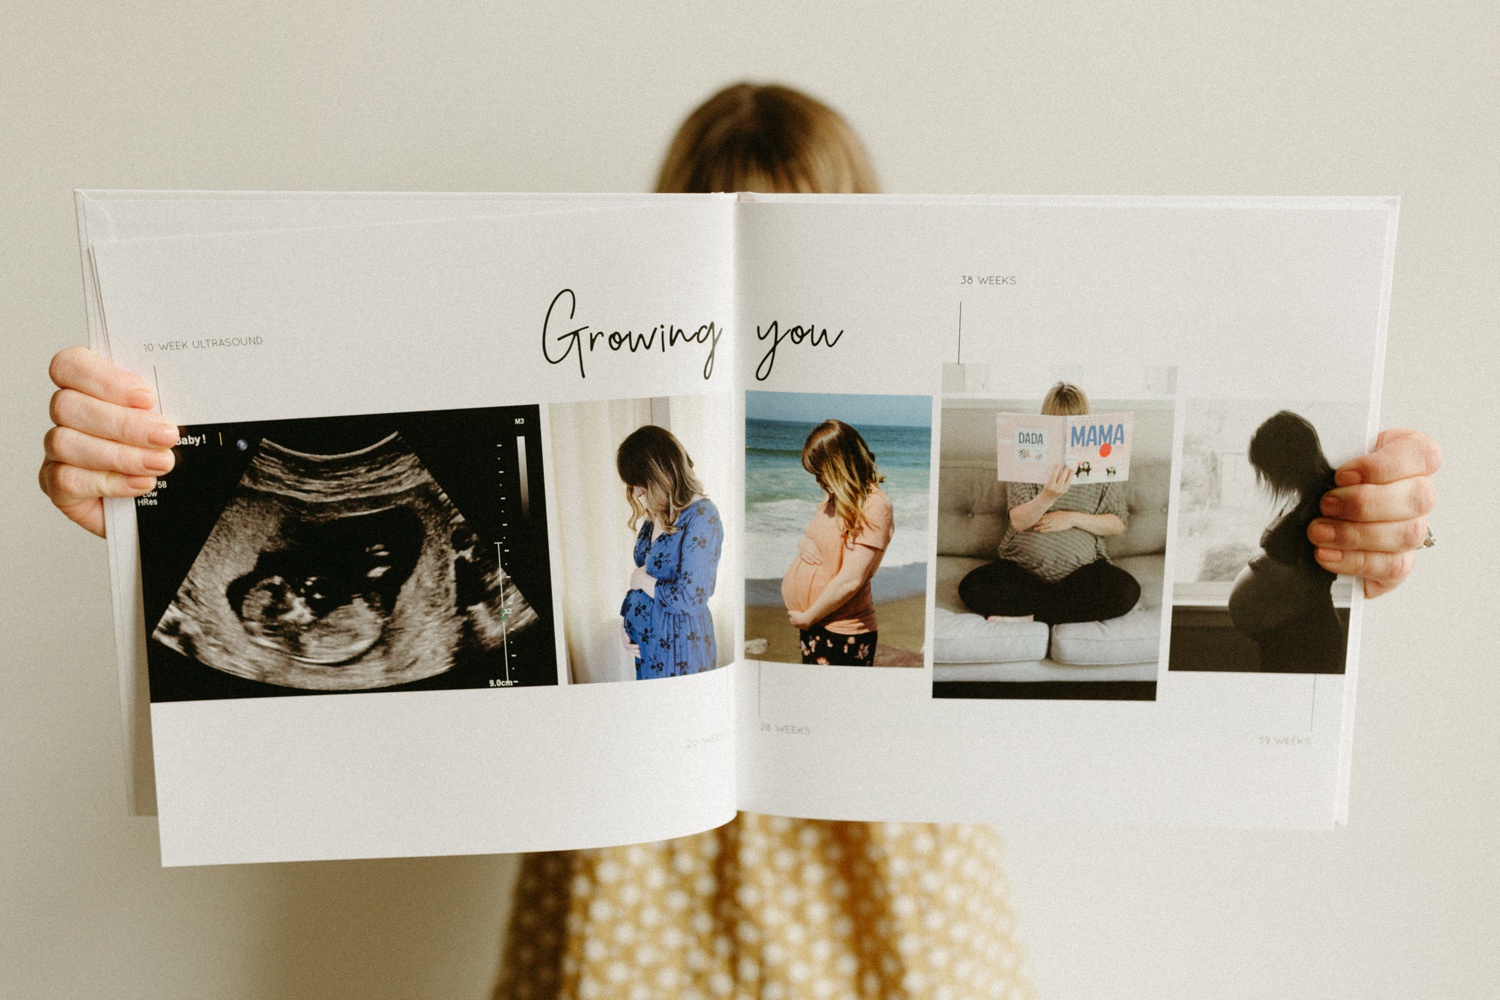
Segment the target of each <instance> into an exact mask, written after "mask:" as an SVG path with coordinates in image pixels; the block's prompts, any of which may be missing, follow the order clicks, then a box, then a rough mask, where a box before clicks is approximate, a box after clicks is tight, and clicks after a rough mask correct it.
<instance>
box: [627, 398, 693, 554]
mask: <svg viewBox="0 0 1500 1000" xmlns="http://www.w3.org/2000/svg"><path fill="white" fill-rule="evenodd" d="M615 471H617V472H618V473H619V474H620V479H621V480H622V481H623V482H624V483H625V500H626V501H627V502H628V503H629V504H630V527H631V530H634V529H635V528H636V527H637V526H639V525H640V523H641V519H642V518H650V519H651V520H652V521H654V522H655V523H656V525H657V527H658V528H660V529H661V532H662V534H664V535H670V534H672V533H673V532H675V531H676V530H677V517H678V515H680V514H681V513H682V512H683V511H684V510H686V509H687V508H688V505H689V504H691V503H692V502H693V498H694V497H698V496H702V495H703V484H702V483H701V482H699V481H698V477H697V476H696V475H694V474H693V460H692V459H691V458H689V457H688V453H687V449H686V448H684V447H683V446H682V442H681V441H678V440H677V438H675V437H673V436H672V432H671V431H669V430H667V429H666V428H665V427H657V426H656V425H655V424H647V425H646V426H644V427H640V428H637V429H636V430H635V431H633V432H631V434H630V435H629V436H628V437H627V438H625V440H624V441H621V442H620V447H619V449H618V450H617V451H616V452H615ZM637 486H639V487H641V488H642V489H643V490H645V491H646V493H645V496H640V497H638V496H636V495H635V488H636V487H637Z"/></svg>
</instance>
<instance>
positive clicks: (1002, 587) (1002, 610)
mask: <svg viewBox="0 0 1500 1000" xmlns="http://www.w3.org/2000/svg"><path fill="white" fill-rule="evenodd" d="M1042 412H1043V413H1045V414H1049V415H1052V416H1075V415H1079V414H1084V413H1088V412H1089V400H1088V396H1086V395H1085V394H1084V392H1083V390H1082V389H1080V388H1078V387H1077V386H1076V385H1073V384H1071V383H1069V382H1059V383H1057V384H1056V385H1054V386H1053V387H1052V388H1051V390H1050V391H1048V393H1047V397H1046V399H1044V400H1043V401H1042ZM1072 478H1073V470H1072V469H1070V468H1068V467H1067V466H1064V465H1059V466H1058V467H1057V468H1056V469H1055V470H1054V471H1053V473H1052V477H1051V478H1050V479H1049V480H1048V481H1047V482H1046V483H1043V484H1041V485H1037V484H1034V483H1009V484H1007V486H1006V507H1007V509H1008V510H1009V511H1010V528H1011V531H1010V534H1009V535H1007V536H1006V537H1005V540H1004V541H1002V542H1001V543H1000V549H999V557H1000V558H999V561H997V562H992V563H987V564H985V565H983V566H979V567H977V568H975V569H974V570H972V571H971V572H970V573H969V575H968V576H965V577H964V578H963V580H962V581H961V582H960V583H959V585H958V596H959V597H960V598H962V600H963V602H964V604H966V605H968V606H969V608H970V609H971V610H973V611H975V612H977V613H979V614H981V615H984V616H985V617H986V618H992V619H1012V620H1021V621H1030V620H1036V621H1039V622H1046V623H1047V624H1048V625H1057V624H1060V623H1062V622H1088V621H1104V620H1105V619H1108V618H1118V617H1120V616H1121V615H1123V614H1125V613H1126V612H1128V611H1129V610H1130V609H1131V608H1133V607H1135V604H1136V601H1138V600H1139V599H1140V596H1141V585H1140V584H1139V583H1138V582H1136V579H1135V577H1133V576H1131V575H1130V574H1129V573H1127V572H1125V571H1124V570H1123V569H1120V567H1118V566H1116V565H1114V564H1113V563H1111V562H1110V561H1109V552H1108V550H1107V549H1106V547H1105V542H1104V540H1105V539H1106V538H1112V537H1114V536H1115V535H1118V534H1121V533H1123V532H1124V530H1125V522H1126V520H1127V519H1128V518H1129V516H1130V515H1129V511H1128V510H1127V509H1126V502H1127V493H1126V490H1127V487H1126V485H1125V484H1124V483H1088V484H1085V485H1081V486H1074V485H1072Z"/></svg>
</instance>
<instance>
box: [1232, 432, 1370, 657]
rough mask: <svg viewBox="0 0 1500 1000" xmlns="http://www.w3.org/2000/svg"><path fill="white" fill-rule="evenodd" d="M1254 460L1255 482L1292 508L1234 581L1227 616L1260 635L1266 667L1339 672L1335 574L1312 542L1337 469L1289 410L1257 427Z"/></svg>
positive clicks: (1339, 628)
mask: <svg viewBox="0 0 1500 1000" xmlns="http://www.w3.org/2000/svg"><path fill="white" fill-rule="evenodd" d="M1249 457H1250V464H1251V465H1252V466H1254V468H1255V479H1256V481H1257V482H1258V483H1260V484H1261V486H1263V487H1265V488H1266V489H1267V490H1269V491H1270V493H1271V496H1272V497H1274V498H1275V499H1276V500H1278V501H1281V502H1282V503H1283V504H1285V505H1287V506H1285V507H1284V509H1283V510H1282V512H1281V514H1280V515H1278V516H1277V518H1276V519H1275V520H1274V521H1272V522H1271V524H1270V526H1269V527H1267V528H1266V530H1265V531H1264V532H1263V533H1262V534H1261V536H1260V547H1261V553H1260V554H1259V555H1257V556H1256V557H1255V558H1254V559H1252V560H1250V563H1249V565H1247V566H1246V567H1245V568H1244V569H1243V570H1242V571H1241V572H1240V575H1239V576H1238V577H1237V578H1236V579H1235V581H1234V590H1233V591H1232V592H1231V593H1230V596H1229V616H1230V618H1231V619H1232V620H1233V621H1234V624H1235V627H1236V628H1238V629H1239V630H1240V631H1242V632H1244V633H1245V634H1246V635H1248V636H1250V638H1252V639H1254V640H1255V644H1256V646H1257V647H1259V649H1260V661H1261V668H1262V669H1263V670H1275V671H1283V672H1309V673H1337V672H1339V671H1340V670H1342V669H1343V666H1344V639H1345V632H1344V626H1343V623H1341V622H1340V621H1339V618H1338V615H1337V614H1336V613H1335V612H1334V610H1333V594H1332V586H1333V581H1334V574H1333V573H1330V572H1329V571H1328V570H1326V569H1324V568H1323V567H1322V566H1321V565H1319V564H1318V561H1317V559H1316V557H1315V554H1314V550H1313V546H1312V544H1311V543H1309V542H1308V540H1307V531H1308V525H1310V524H1311V523H1312V522H1313V521H1314V520H1315V519H1316V518H1317V516H1318V506H1319V502H1320V501H1321V499H1322V497H1323V494H1324V493H1327V492H1328V491H1329V490H1331V489H1333V488H1334V470H1333V466H1331V465H1329V464H1328V459H1327V458H1325V457H1324V456H1323V446H1322V444H1321V443H1320V442H1319V441H1318V432H1317V430H1316V429H1315V428H1314V427H1313V425H1312V424H1310V423H1308V422H1307V421H1306V420H1304V419H1303V418H1302V417H1299V416H1298V415H1297V414H1295V413H1292V412H1290V411H1287V410H1282V411H1281V412H1280V413H1277V414H1276V415H1275V416H1272V417H1269V418H1267V420H1266V421H1265V423H1263V424H1261V425H1260V426H1259V427H1258V428H1256V430H1255V433H1254V434H1253V435H1252V436H1251V438H1250V456H1249Z"/></svg>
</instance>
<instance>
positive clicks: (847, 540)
mask: <svg viewBox="0 0 1500 1000" xmlns="http://www.w3.org/2000/svg"><path fill="white" fill-rule="evenodd" d="M802 467H803V468H804V469H806V470H807V471H808V472H810V473H811V474H812V476H813V478H814V479H816V480H817V481H818V488H819V489H821V490H822V491H823V493H824V496H825V499H824V501H823V503H821V504H819V505H818V512H817V513H816V514H815V515H813V519H812V522H811V523H810V524H808V526H807V533H806V534H805V535H803V536H802V539H801V541H799V542H798V544H797V558H795V559H793V560H792V564H791V565H790V566H788V567H787V570H786V575H785V576H784V577H783V578H782V581H781V599H782V600H783V601H784V602H786V610H787V618H789V619H790V620H791V623H792V627H793V628H796V629H797V630H798V632H799V637H800V639H801V642H802V662H803V663H827V664H834V665H838V666H855V667H868V666H872V665H873V664H874V663H875V640H876V637H877V632H878V629H879V627H880V625H879V622H878V620H877V619H876V617H875V600H874V598H873V597H872V596H871V593H870V581H871V580H872V579H874V577H875V571H876V570H877V569H879V568H880V560H881V557H882V556H884V555H885V550H886V548H887V547H889V546H890V544H891V535H892V534H893V533H894V532H895V530H896V519H895V512H894V511H893V509H892V507H891V500H890V497H888V496H886V495H885V491H884V490H882V489H881V488H880V484H881V482H883V481H884V480H885V477H884V476H882V475H881V474H880V470H879V469H877V468H876V467H875V456H874V455H873V454H872V453H871V452H870V448H869V446H868V445H866V444H865V439H864V438H862V437H860V436H859V431H857V430H855V429H854V428H853V427H850V426H849V425H848V424H846V423H844V422H843V421H842V420H825V421H823V422H822V423H821V424H819V425H818V426H816V427H814V428H813V430H812V433H811V434H809V435H807V441H806V442H805V443H804V444H803V445H802Z"/></svg>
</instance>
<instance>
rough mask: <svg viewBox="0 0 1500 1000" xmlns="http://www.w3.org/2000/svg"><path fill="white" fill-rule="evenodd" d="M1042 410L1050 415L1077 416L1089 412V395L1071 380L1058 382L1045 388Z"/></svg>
mask: <svg viewBox="0 0 1500 1000" xmlns="http://www.w3.org/2000/svg"><path fill="white" fill-rule="evenodd" d="M1042 412H1043V413H1045V414H1047V415H1048V416H1050V417H1077V416H1081V415H1083V414H1085V413H1087V412H1089V397H1088V395H1087V394H1086V393H1085V392H1084V391H1083V390H1082V389H1080V388H1078V386H1076V385H1074V384H1073V383H1072V382H1059V383H1057V384H1056V385H1054V386H1053V387H1052V388H1050V389H1048V390H1047V395H1046V396H1045V397H1043V399H1042Z"/></svg>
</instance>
